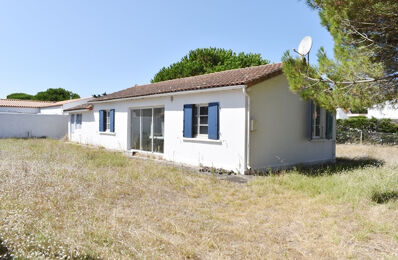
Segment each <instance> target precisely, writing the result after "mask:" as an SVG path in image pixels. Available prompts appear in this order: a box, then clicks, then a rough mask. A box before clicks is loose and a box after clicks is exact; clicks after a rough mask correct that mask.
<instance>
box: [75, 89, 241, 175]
mask: <svg viewBox="0 0 398 260" xmlns="http://www.w3.org/2000/svg"><path fill="white" fill-rule="evenodd" d="M210 102H219V103H220V140H219V141H217V142H215V141H209V140H199V139H185V138H183V134H182V131H183V106H184V104H202V103H210ZM153 106H163V107H164V108H165V118H164V121H165V123H164V124H165V131H164V154H163V157H164V159H166V160H171V161H175V162H178V163H186V164H190V165H195V166H199V165H203V166H211V167H216V168H224V169H228V170H234V171H241V172H243V169H244V147H245V125H244V121H245V96H244V94H243V92H242V90H241V89H233V90H225V91H219V90H218V91H214V90H213V91H209V92H202V93H189V94H178V95H173V98H172V99H171V97H170V96H164V97H157V98H153V97H152V98H141V99H134V100H130V101H118V102H109V103H97V104H94V109H93V111H86V112H83V113H82V115H83V116H82V128H81V129H76V130H75V132H74V133H73V134H71V135H70V140H71V141H75V142H81V143H86V144H94V145H100V146H103V147H106V148H110V149H117V150H129V149H130V110H131V109H132V108H145V107H153ZM101 109H115V133H114V134H104V133H100V132H99V126H98V125H99V123H98V121H99V112H98V111H99V110H101Z"/></svg>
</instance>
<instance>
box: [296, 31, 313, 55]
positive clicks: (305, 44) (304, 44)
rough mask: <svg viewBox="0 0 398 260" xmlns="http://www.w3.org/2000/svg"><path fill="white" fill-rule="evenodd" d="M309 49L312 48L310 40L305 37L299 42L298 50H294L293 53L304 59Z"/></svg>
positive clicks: (309, 37) (308, 37)
mask: <svg viewBox="0 0 398 260" xmlns="http://www.w3.org/2000/svg"><path fill="white" fill-rule="evenodd" d="M311 47H312V38H311V36H305V37H304V38H303V39H302V40H301V42H300V44H299V47H298V50H297V51H296V50H294V51H295V52H297V53H298V54H299V55H300V56H303V57H304V56H306V55H307V54H308V53H309V52H310V50H311Z"/></svg>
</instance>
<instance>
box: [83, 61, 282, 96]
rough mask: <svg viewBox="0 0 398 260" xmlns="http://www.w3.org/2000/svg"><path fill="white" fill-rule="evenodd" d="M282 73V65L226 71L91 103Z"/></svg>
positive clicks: (249, 81) (244, 82)
mask: <svg viewBox="0 0 398 260" xmlns="http://www.w3.org/2000/svg"><path fill="white" fill-rule="evenodd" d="M281 73H282V63H275V64H267V65H260V66H253V67H248V68H242V69H234V70H226V71H221V72H215V73H209V74H204V75H199V76H193V77H187V78H180V79H172V80H167V81H162V82H157V83H152V84H146V85H138V86H134V87H131V88H128V89H125V90H121V91H117V92H114V93H112V94H109V95H106V96H102V97H99V98H96V99H93V100H91V101H89V102H97V101H105V100H113V99H121V98H130V97H140V96H149V95H156V94H164V93H172V92H180V91H188V90H199V89H206V88H216V87H225V86H236V85H251V84H255V83H257V82H259V81H262V80H265V79H267V78H271V77H273V76H276V75H279V74H281Z"/></svg>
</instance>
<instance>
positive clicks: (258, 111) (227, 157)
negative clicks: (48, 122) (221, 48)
mask: <svg viewBox="0 0 398 260" xmlns="http://www.w3.org/2000/svg"><path fill="white" fill-rule="evenodd" d="M66 111H67V112H69V114H70V120H69V139H70V140H71V141H73V142H78V143H83V144H92V145H99V146H103V147H105V148H109V149H117V150H121V151H128V152H131V153H132V154H149V155H157V156H159V157H161V158H163V159H165V160H169V161H174V162H177V163H183V164H189V165H195V166H208V167H215V168H223V169H226V170H233V171H236V172H239V173H242V174H244V173H247V172H248V171H250V170H264V169H270V168H284V167H290V166H293V165H297V164H316V163H322V162H329V161H334V160H335V147H336V145H335V116H334V115H333V114H332V113H329V112H327V111H325V110H324V109H322V108H320V107H319V106H317V105H315V104H314V103H313V102H310V101H305V100H302V99H301V98H300V97H299V96H298V95H296V94H294V93H292V92H291V91H290V89H289V85H288V81H287V79H286V77H285V76H284V75H283V73H282V64H281V63H278V64H269V65H261V66H254V67H248V68H242V69H234V70H228V71H222V72H216V73H210V74H205V75H200V76H194V77H187V78H180V79H174V80H168V81H163V82H158V83H153V84H147V85H138V86H134V87H131V88H128V89H125V90H121V91H118V92H115V93H112V94H109V95H106V96H102V97H99V98H96V99H93V100H91V101H89V102H87V104H83V105H80V106H77V107H74V108H69V109H67V110H66Z"/></svg>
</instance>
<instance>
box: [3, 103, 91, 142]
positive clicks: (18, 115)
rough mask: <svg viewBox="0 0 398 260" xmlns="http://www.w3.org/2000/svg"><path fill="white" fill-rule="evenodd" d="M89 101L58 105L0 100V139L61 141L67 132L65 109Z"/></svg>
mask: <svg viewBox="0 0 398 260" xmlns="http://www.w3.org/2000/svg"><path fill="white" fill-rule="evenodd" d="M88 100H89V98H83V99H72V100H65V101H60V102H43V101H32V100H16V99H0V121H1V122H7V123H6V124H0V138H21V137H50V138H54V139H59V138H63V137H65V136H66V135H67V133H68V116H66V115H65V113H64V109H66V108H70V107H72V106H76V105H80V104H82V103H86V102H87V101H88Z"/></svg>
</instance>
